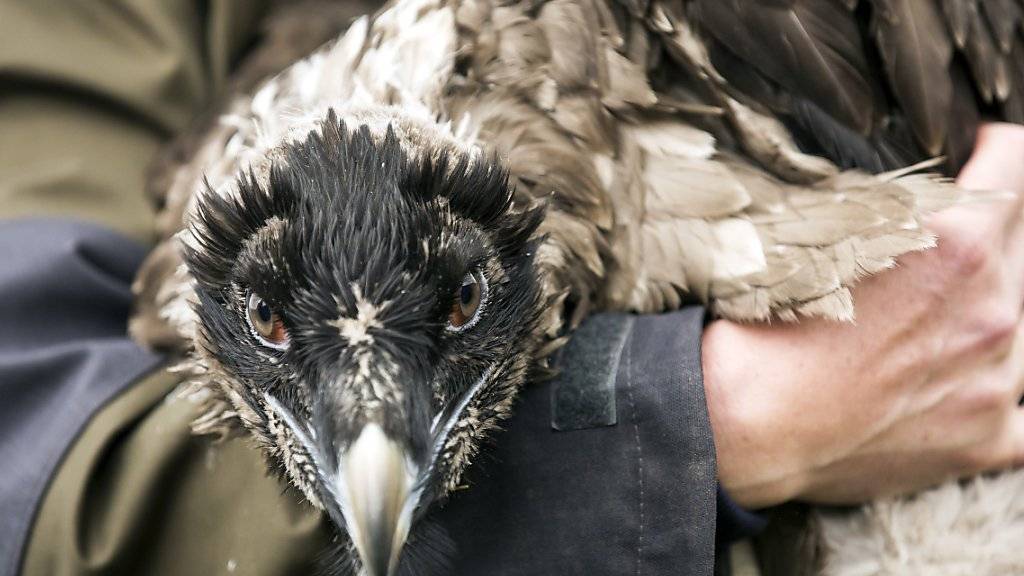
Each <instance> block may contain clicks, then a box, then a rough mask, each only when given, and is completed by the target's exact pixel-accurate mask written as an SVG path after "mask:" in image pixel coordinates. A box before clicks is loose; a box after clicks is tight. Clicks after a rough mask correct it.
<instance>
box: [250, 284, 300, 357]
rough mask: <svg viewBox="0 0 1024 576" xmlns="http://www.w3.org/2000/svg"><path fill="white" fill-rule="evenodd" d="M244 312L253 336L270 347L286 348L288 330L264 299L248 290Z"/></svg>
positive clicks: (279, 316)
mask: <svg viewBox="0 0 1024 576" xmlns="http://www.w3.org/2000/svg"><path fill="white" fill-rule="evenodd" d="M246 312H247V313H246V317H247V319H248V321H249V329H250V330H251V331H252V333H253V336H255V337H256V338H257V339H258V340H259V341H260V342H262V343H263V344H265V345H266V346H270V347H271V348H276V349H278V350H284V349H286V348H288V342H289V340H290V338H289V337H288V330H287V329H286V328H285V326H284V320H282V319H281V315H280V314H278V313H277V312H275V311H274V309H273V308H271V307H270V304H269V303H268V302H267V301H266V300H264V299H263V298H261V297H260V296H258V295H256V294H253V293H251V292H250V293H249V297H248V298H247V299H246Z"/></svg>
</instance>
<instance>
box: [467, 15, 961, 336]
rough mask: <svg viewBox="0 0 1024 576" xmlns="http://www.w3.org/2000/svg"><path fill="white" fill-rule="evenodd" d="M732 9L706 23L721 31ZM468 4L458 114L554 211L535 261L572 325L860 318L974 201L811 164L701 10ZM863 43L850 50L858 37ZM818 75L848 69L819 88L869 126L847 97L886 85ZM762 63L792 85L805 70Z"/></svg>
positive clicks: (930, 186) (859, 73) (921, 178)
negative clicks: (706, 310) (697, 315)
mask: <svg viewBox="0 0 1024 576" xmlns="http://www.w3.org/2000/svg"><path fill="white" fill-rule="evenodd" d="M805 3H806V4H814V3H812V2H805ZM825 3H828V4H830V5H833V4H834V5H836V6H839V7H840V10H839V11H838V12H837V14H838V15H840V16H843V17H846V16H848V15H849V14H851V12H849V11H847V9H846V8H845V7H842V6H840V5H839V4H838V3H835V2H831V1H829V0H826V1H825V2H821V4H825ZM727 4H729V3H728V2H726V3H723V4H722V5H721V6H719V5H717V4H716V5H715V7H714V8H712V9H711V10H712V12H714V16H715V17H716V18H717V17H720V16H721V15H720V14H719V11H720V10H724V9H726V8H728V6H726V5H727ZM752 4H753V3H744V4H743V8H742V9H740V7H739V5H738V4H737V5H734V6H733V7H734V8H736V10H737V11H738V12H741V13H743V14H740V16H743V17H746V18H755V19H756V18H757V17H759V16H758V12H759V11H761V10H762V6H763V5H764V6H766V5H769V4H771V5H773V6H774V4H787V3H785V2H781V3H774V4H773V3H763V4H758V5H757V7H751V8H750V10H751V12H750V13H747V12H745V11H746V10H747V7H748V6H751V5H752ZM456 5H457V7H458V8H457V18H456V21H457V23H458V24H459V26H460V32H461V37H460V41H461V43H462V44H463V46H464V50H463V51H462V53H461V56H460V60H459V62H458V63H457V65H456V68H457V69H462V70H465V71H466V72H465V78H464V79H463V80H462V81H461V82H460V83H459V84H458V86H457V87H456V88H457V89H456V90H455V95H454V96H452V97H451V99H450V101H449V107H450V113H451V114H452V115H453V117H455V118H459V117H462V116H468V117H471V118H473V119H474V121H475V123H476V125H477V126H478V127H479V139H480V140H481V141H482V142H486V143H487V144H489V145H492V146H494V147H496V148H497V149H498V150H499V151H501V152H502V154H504V155H505V156H506V157H507V158H508V159H509V167H510V170H511V172H512V175H513V176H514V178H515V180H516V182H517V184H518V188H519V190H520V192H521V193H522V194H523V195H524V196H525V198H524V201H525V202H530V201H536V200H545V201H547V202H548V204H549V216H548V219H547V221H546V222H545V224H544V226H543V232H544V233H545V234H547V236H548V241H547V242H546V244H545V246H544V248H543V250H542V253H541V254H540V257H541V258H540V261H541V264H542V265H543V266H545V267H546V268H547V269H548V270H549V274H548V277H549V278H550V279H551V282H552V286H551V287H550V290H551V291H552V292H553V293H564V294H567V297H566V301H567V302H568V303H570V304H571V306H570V309H571V310H572V311H573V317H572V318H571V319H570V323H572V322H575V321H576V320H578V319H579V318H581V317H582V316H583V315H585V314H586V313H587V312H588V311H590V310H592V309H594V308H595V307H597V308H602V309H620V310H634V311H642V312H650V311H661V310H667V309H673V308H677V307H678V306H680V305H681V304H682V303H683V302H685V301H687V300H691V301H692V300H698V301H703V302H706V303H708V304H710V305H711V306H712V307H713V309H714V311H715V312H716V313H718V314H719V315H721V316H725V317H729V318H733V319H737V320H767V319H770V318H773V317H775V318H782V319H790V320H792V319H796V318H798V317H799V316H823V317H827V318H832V319H839V320H850V319H852V318H853V314H854V309H853V302H852V297H851V295H850V291H849V287H850V286H851V285H852V284H853V283H855V282H856V281H857V280H858V279H860V278H862V277H864V276H866V275H869V274H873V273H876V272H878V271H880V270H883V269H885V268H888V267H890V266H892V265H893V264H894V262H895V258H896V257H897V256H899V255H901V254H905V253H907V252H910V251H914V250H921V249H925V248H928V247H930V246H932V245H933V242H934V239H933V237H932V236H931V234H930V233H928V232H927V231H926V230H925V229H924V227H923V225H922V222H923V219H924V218H925V217H926V215H927V214H928V213H929V212H931V211H933V210H937V209H940V208H942V207H945V206H949V205H951V204H953V203H955V202H958V201H960V200H961V199H962V198H963V193H962V191H959V190H957V189H956V188H955V187H953V186H952V185H950V183H949V182H948V181H947V180H945V179H943V178H941V177H939V176H935V175H923V174H918V173H917V171H916V170H913V169H910V170H900V171H895V172H889V173H883V174H869V173H867V172H863V171H853V170H847V171H843V170H841V169H840V167H839V166H838V165H837V164H836V163H835V162H834V161H832V160H831V159H827V158H823V157H818V156H811V155H808V154H805V153H803V152H801V151H800V149H799V148H798V147H797V145H796V143H795V142H794V140H793V138H792V136H791V133H790V131H789V129H788V128H787V126H786V125H784V124H783V122H782V121H781V120H780V119H779V118H777V117H776V115H774V114H772V113H771V112H770V110H769V109H767V108H766V107H763V106H754V105H747V104H745V103H743V102H742V101H741V98H743V92H742V90H740V88H739V87H738V86H736V85H734V84H733V83H731V82H730V81H729V79H727V78H726V77H725V76H723V75H722V74H721V73H720V72H719V70H718V69H717V68H716V66H715V65H714V62H713V60H712V58H711V57H710V53H709V51H708V45H707V44H706V43H705V41H704V38H705V37H704V36H702V35H701V31H700V30H698V29H696V28H695V26H697V25H699V24H701V23H703V22H704V20H705V19H710V18H711V17H710V16H708V15H707V14H706V12H701V11H694V12H693V13H691V12H688V9H689V8H703V7H698V6H695V5H690V6H687V5H686V4H685V3H682V2H675V3H671V2H640V3H634V2H622V3H619V2H614V1H613V2H603V1H601V0H551V1H548V2H536V3H519V4H512V5H508V4H503V3H500V2H495V1H492V0H461V1H460V2H458V3H457V4H456ZM762 16H763V15H762ZM773 22H774V20H764V18H763V17H762V30H760V31H759V32H760V35H761V36H771V35H772V34H769V33H768V31H771V32H772V33H776V32H777V31H778V29H779V27H781V26H782V25H783V23H784V22H785V19H782V21H780V22H775V23H773ZM748 32H750V33H754V32H752V31H749V30H748ZM850 33H851V34H854V36H853V37H851V39H847V40H846V42H847V43H850V44H857V43H858V42H861V37H860V31H859V30H858V29H854V28H851V31H850ZM835 41H836V42H838V43H840V44H842V42H843V39H841V38H840V39H836V40H835ZM806 48H807V47H804V48H801V51H803V50H805V49H806ZM760 49H762V50H763V49H765V47H764V46H762V47H761V48H760ZM851 50H852V49H851ZM929 62H930V60H929ZM818 64H820V65H821V66H823V69H830V68H832V67H835V69H836V71H835V72H833V73H831V75H830V76H829V77H827V78H819V79H817V80H810V82H812V83H813V82H818V83H819V84H820V86H817V88H815V89H816V90H819V91H822V93H825V94H829V95H830V96H829V97H836V98H839V99H840V100H841V99H843V98H844V97H845V98H846V99H847V100H849V102H847V103H846V104H844V105H843V106H845V109H846V112H847V113H848V116H849V117H850V118H851V119H852V120H854V121H856V120H857V118H856V114H860V113H861V112H863V110H861V105H860V96H844V95H843V91H844V90H847V91H853V92H855V93H860V92H863V93H864V94H869V93H872V91H873V90H874V88H871V86H875V85H878V86H881V85H882V83H883V82H884V78H883V77H882V76H883V72H882V71H881V70H880V69H878V68H877V67H874V68H872V67H870V66H867V65H866V64H865V65H864V66H862V68H863V69H862V70H854V71H848V70H843V69H842V67H841V66H839V65H838V64H837V63H836V62H834V61H833V62H826V63H824V64H822V63H820V62H819V63H818ZM765 65H766V66H775V67H777V68H778V69H779V70H781V71H782V72H787V73H789V74H796V73H798V72H799V71H800V70H799V69H798V68H799V66H800V65H801V61H794V62H788V63H787V62H784V61H782V62H768V63H766V64H765ZM794 68H797V69H794ZM843 74H846V76H848V78H846V77H844V76H843ZM758 78H760V77H758ZM858 79H859V80H861V81H862V82H861V84H864V85H861V86H854V85H852V84H854V83H856V81H857V80H858ZM865 86H867V87H865ZM755 104H756V103H755ZM947 114H948V112H947ZM840 118H841V120H842V121H844V122H845V121H846V120H847V118H845V117H842V116H841V117H840ZM921 158H927V156H920V157H919V158H918V159H921Z"/></svg>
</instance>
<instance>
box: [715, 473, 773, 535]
mask: <svg viewBox="0 0 1024 576" xmlns="http://www.w3.org/2000/svg"><path fill="white" fill-rule="evenodd" d="M716 502H717V505H716V508H717V510H718V530H717V531H718V535H717V538H716V541H717V547H718V548H719V549H724V548H725V547H726V546H728V545H729V544H732V543H733V542H736V541H737V540H742V539H744V538H750V537H752V536H756V535H757V534H759V533H760V532H761V531H762V530H764V528H765V526H767V525H768V519H767V518H765V517H764V516H761V515H760V514H757V513H755V512H751V511H750V510H747V509H746V508H743V507H742V506H740V505H739V504H737V503H736V502H735V501H734V500H733V499H732V498H730V497H729V493H728V492H726V490H725V489H724V488H722V487H721V486H719V487H718V496H717V498H716Z"/></svg>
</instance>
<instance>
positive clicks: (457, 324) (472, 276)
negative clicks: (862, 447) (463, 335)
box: [448, 272, 487, 331]
mask: <svg viewBox="0 0 1024 576" xmlns="http://www.w3.org/2000/svg"><path fill="white" fill-rule="evenodd" d="M486 297H487V283H486V281H485V280H484V277H483V275H482V274H480V273H478V272H470V273H469V274H466V276H465V277H464V278H463V279H462V285H461V286H459V288H458V290H456V291H455V294H454V298H453V299H452V308H451V312H450V313H449V314H448V329H449V330H454V331H461V330H465V329H467V328H469V327H471V326H472V325H473V324H476V321H477V318H478V317H479V316H480V310H481V309H482V308H483V304H484V299H485V298H486Z"/></svg>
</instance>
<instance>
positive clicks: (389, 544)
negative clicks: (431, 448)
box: [336, 422, 419, 576]
mask: <svg viewBox="0 0 1024 576" xmlns="http://www.w3.org/2000/svg"><path fill="white" fill-rule="evenodd" d="M339 463H340V466H339V474H338V479H337V482H338V486H337V492H336V493H337V494H338V495H339V496H340V497H341V499H342V502H341V509H342V514H343V516H344V518H345V524H346V528H347V529H348V532H349V535H350V537H351V538H352V541H353V543H354V544H355V546H356V550H357V551H358V552H359V557H360V559H361V560H362V563H363V574H364V576H392V574H394V572H395V570H396V569H397V568H398V559H399V556H400V554H401V552H402V547H403V546H404V545H405V540H406V538H407V537H408V535H409V528H410V525H411V523H412V514H413V511H414V509H415V508H416V504H417V500H419V490H417V489H416V483H417V477H418V474H417V470H416V466H415V465H414V464H412V460H411V459H410V458H409V457H408V456H407V454H406V452H405V450H404V449H403V448H402V446H401V445H400V444H399V443H397V442H395V441H394V440H392V439H390V438H388V437H387V435H386V434H385V433H384V430H383V429H382V428H381V427H380V426H379V425H377V424H376V423H372V422H371V423H369V424H367V425H366V426H365V427H363V429H362V431H361V432H360V433H359V436H358V437H357V438H356V439H355V441H354V442H352V443H351V444H350V445H349V447H348V448H347V449H346V450H345V451H343V452H342V453H341V454H340V458H339Z"/></svg>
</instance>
